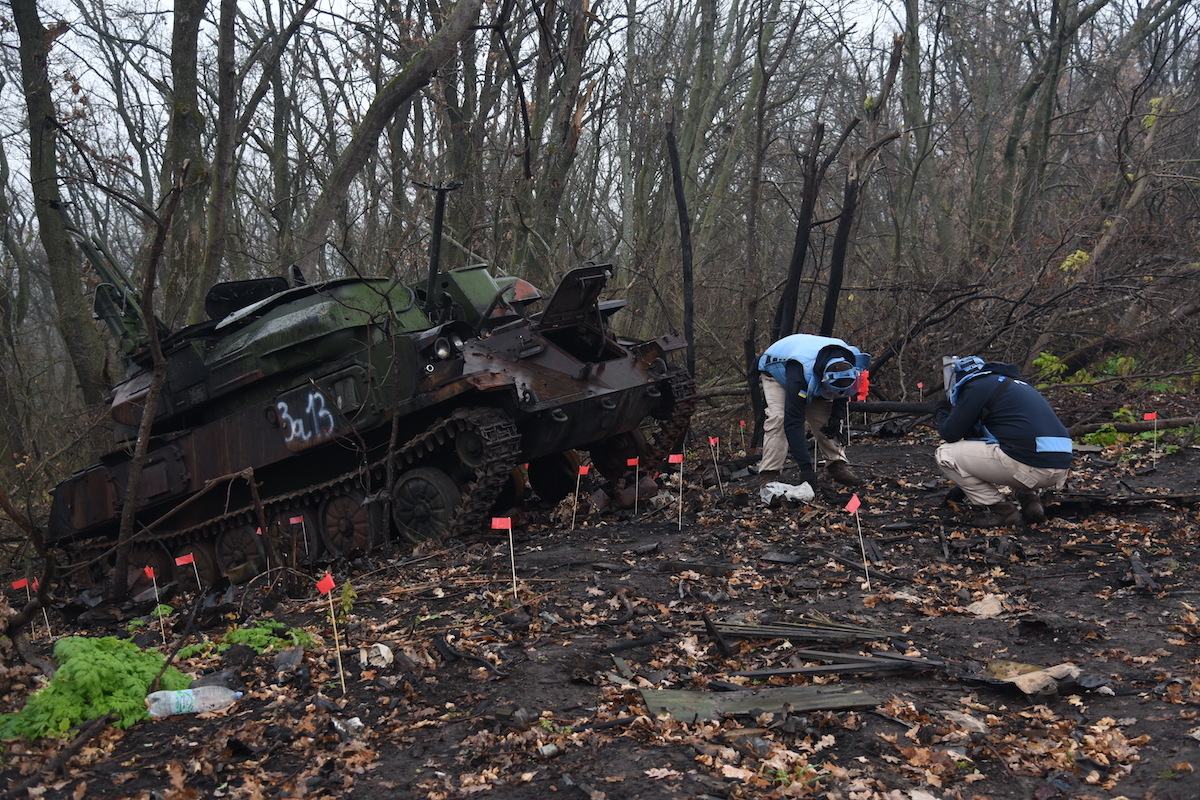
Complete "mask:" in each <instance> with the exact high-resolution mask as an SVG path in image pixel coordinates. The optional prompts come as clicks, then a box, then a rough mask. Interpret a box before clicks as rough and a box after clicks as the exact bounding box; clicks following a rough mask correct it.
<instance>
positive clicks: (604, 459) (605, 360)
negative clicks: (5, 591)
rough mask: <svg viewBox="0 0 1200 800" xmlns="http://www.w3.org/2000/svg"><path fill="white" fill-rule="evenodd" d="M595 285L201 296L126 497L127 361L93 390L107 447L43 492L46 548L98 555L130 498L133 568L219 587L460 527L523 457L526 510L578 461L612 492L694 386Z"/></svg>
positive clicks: (384, 287)
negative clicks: (105, 415) (104, 389)
mask: <svg viewBox="0 0 1200 800" xmlns="http://www.w3.org/2000/svg"><path fill="white" fill-rule="evenodd" d="M609 275H610V270H609V268H608V267H607V266H604V265H591V264H588V265H585V266H583V267H579V268H577V269H575V270H572V271H571V272H569V273H568V274H567V275H566V276H565V277H564V278H563V280H562V281H561V282H560V284H559V286H558V287H557V288H556V289H555V291H554V292H553V293H552V295H551V296H550V298H549V299H548V300H547V301H546V302H545V306H544V308H542V309H541V310H535V309H534V307H533V305H532V304H531V298H537V297H539V296H538V295H537V294H536V292H530V291H529V290H530V289H531V288H532V287H529V286H528V284H524V283H523V282H520V281H517V282H514V281H512V279H507V280H504V281H501V282H497V281H496V280H495V279H494V278H493V277H492V276H491V275H490V274H489V273H488V272H487V271H486V270H484V269H482V268H469V269H463V270H451V271H449V272H444V273H438V274H437V275H436V278H431V281H430V284H429V286H428V287H424V288H422V289H414V288H411V287H409V286H406V285H404V284H401V283H399V282H396V281H393V280H389V279H384V278H354V279H343V280H337V281H332V282H329V283H324V284H314V285H301V286H289V285H288V284H287V282H286V281H282V279H266V280H265V281H247V282H240V283H236V284H222V285H219V286H218V287H216V288H215V289H214V291H213V293H210V296H209V302H208V307H209V313H210V316H211V317H212V319H211V320H210V321H209V322H206V323H203V324H201V325H196V326H192V327H189V328H186V329H184V330H182V331H180V332H178V333H176V334H173V335H171V336H169V337H165V338H164V339H163V341H162V349H163V355H164V359H165V367H166V371H165V379H164V385H163V389H162V391H161V394H160V396H159V398H158V402H157V403H156V410H155V415H154V422H153V425H152V428H151V434H152V436H151V441H150V442H149V454H148V458H147V459H146V461H145V462H144V466H143V469H142V473H141V477H140V480H139V481H138V485H137V489H136V496H135V497H131V496H130V492H129V476H130V467H131V461H132V455H133V450H134V443H135V440H136V436H137V431H138V429H139V426H140V424H141V421H142V415H143V409H145V408H146V407H147V399H148V393H149V391H150V387H151V378H152V366H153V365H152V362H151V361H150V359H149V357H148V356H147V355H146V353H145V351H144V349H143V350H139V351H137V352H135V353H134V354H133V355H132V356H131V359H130V369H129V376H128V378H127V379H126V380H125V381H124V382H123V383H121V384H120V385H119V386H117V387H116V388H115V389H114V390H113V393H112V417H113V422H114V428H115V431H116V435H117V440H118V446H117V448H116V449H114V450H113V451H112V452H110V453H108V454H106V455H105V456H104V457H102V458H101V459H100V461H99V462H98V463H96V464H94V465H92V466H89V467H87V468H86V469H83V470H81V471H80V472H78V473H76V474H74V475H72V476H70V477H69V478H67V479H66V480H65V481H63V482H62V483H61V484H60V485H59V486H58V487H57V488H56V489H55V492H54V499H53V505H52V510H51V517H50V523H49V533H50V536H51V539H52V540H53V541H54V542H55V543H56V544H58V545H60V546H61V547H63V548H65V549H67V550H68V551H70V552H71V553H72V554H73V556H74V557H75V558H78V559H81V560H82V559H85V558H89V557H90V556H91V555H93V554H98V553H102V552H105V551H108V550H111V548H112V544H113V543H114V542H115V540H116V538H117V534H118V528H119V521H120V517H121V509H122V507H123V506H124V505H125V503H127V502H134V503H136V509H137V511H136V522H137V524H136V526H135V527H136V530H137V535H136V538H135V544H134V549H133V552H132V553H131V558H130V568H131V570H138V571H140V570H141V569H142V567H143V566H146V565H148V566H152V567H153V568H154V570H155V572H156V574H157V575H160V576H170V575H172V574H173V573H175V572H176V566H175V565H176V562H177V560H179V559H182V561H184V562H188V561H189V559H188V558H185V557H186V556H191V559H190V561H191V562H194V564H195V567H192V566H191V565H190V564H189V565H188V566H187V567H185V568H183V569H179V570H178V575H177V576H176V577H178V578H179V579H180V580H181V581H189V580H192V581H194V580H195V578H194V577H193V576H195V575H198V576H199V579H200V581H201V582H202V583H212V582H215V581H217V580H218V579H220V578H221V577H222V576H224V577H228V578H229V579H230V580H233V581H235V582H238V581H243V580H246V579H247V578H248V577H250V576H253V575H256V574H259V573H261V572H262V571H264V570H266V569H268V568H270V567H272V566H277V565H279V564H290V565H295V564H298V563H300V562H302V561H304V560H306V559H313V558H316V557H318V556H319V555H320V554H321V553H322V552H325V553H328V554H330V555H333V556H340V555H350V554H353V553H357V552H362V551H365V550H367V549H369V548H371V547H372V546H374V545H375V544H377V543H378V542H379V541H381V540H382V539H383V538H385V537H388V536H400V537H403V538H405V539H407V540H409V541H411V542H414V543H419V542H424V541H428V540H439V539H443V538H446V537H449V536H458V535H466V534H470V533H474V532H477V531H479V530H480V529H481V528H483V527H484V526H485V525H486V523H488V522H489V520H490V515H491V514H492V513H493V510H494V509H495V508H502V507H506V506H507V504H509V503H511V502H512V501H513V500H514V499H515V497H516V494H517V493H519V492H520V491H521V489H522V488H523V487H524V485H525V478H526V472H525V465H527V475H528V480H529V483H530V484H531V485H532V486H533V487H534V489H535V490H536V491H537V492H538V493H539V494H540V495H541V496H542V497H543V498H544V499H547V500H550V501H556V500H558V499H561V498H562V497H563V496H565V494H567V493H568V492H569V491H570V488H572V487H573V486H574V481H575V471H574V468H575V465H576V464H577V463H578V461H577V460H576V458H577V457H576V455H575V453H576V451H578V450H584V451H589V452H590V453H591V457H592V460H593V462H594V463H595V464H596V465H597V467H598V468H599V469H600V470H601V472H602V473H603V475H604V477H606V478H609V479H612V480H614V481H619V480H621V479H622V478H624V477H625V475H626V472H627V470H628V467H627V466H626V465H627V463H628V460H629V459H630V458H631V457H634V456H637V457H638V458H639V459H640V464H641V469H642V470H643V471H645V470H646V469H648V468H650V467H651V466H652V465H655V464H657V463H660V462H662V461H663V460H665V459H666V456H667V454H668V450H669V448H670V447H671V445H672V444H673V443H674V442H675V441H676V440H677V439H678V437H679V436H680V435H681V434H682V433H683V431H684V429H685V428H686V426H687V423H688V420H689V418H690V416H691V413H692V411H693V410H694V408H695V403H696V394H695V386H694V383H693V381H692V380H691V378H690V377H689V376H688V375H687V374H686V372H685V371H684V370H683V369H682V368H680V367H678V366H675V365H673V364H672V363H671V358H672V354H673V353H675V352H676V351H678V350H680V349H682V348H683V347H684V346H685V342H684V341H683V340H682V339H681V338H680V337H678V336H674V335H665V336H661V337H658V338H656V339H653V340H647V341H639V340H632V339H627V338H622V337H620V336H617V335H616V334H614V333H613V332H612V330H611V328H610V325H609V317H610V316H611V315H612V314H613V313H615V312H616V311H618V310H619V308H620V306H621V305H622V304H621V303H619V302H615V303H614V302H607V303H605V302H601V301H600V300H599V297H600V294H601V292H602V290H603V287H604V285H605V282H606V280H607V278H608V277H609ZM110 327H113V326H112V325H111V323H110ZM114 330H115V328H114ZM127 349H133V348H127ZM519 467H520V468H522V469H518V468H519ZM276 562H278V564H277V563H276Z"/></svg>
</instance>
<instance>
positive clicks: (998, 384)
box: [937, 361, 1072, 469]
mask: <svg viewBox="0 0 1200 800" xmlns="http://www.w3.org/2000/svg"><path fill="white" fill-rule="evenodd" d="M1019 376H1020V372H1018V370H1017V368H1016V367H1014V366H1012V365H1011V364H1004V363H1002V362H999V361H992V362H988V363H987V364H984V368H983V369H982V370H981V371H979V372H975V373H971V374H970V375H968V376H967V377H966V378H964V379H963V380H962V381H960V382H959V383H958V384H956V385H955V386H954V387H953V391H952V394H954V395H955V397H954V403H953V404H951V403H950V401H949V400H943V401H942V403H941V404H939V405H938V409H937V425H938V433H940V434H941V436H942V438H943V439H945V440H946V441H947V442H957V441H959V440H960V439H984V440H986V441H992V442H997V443H998V444H999V445H1000V449H1001V450H1003V451H1004V453H1005V454H1006V455H1008V456H1009V457H1010V458H1013V459H1015V460H1017V461H1020V462H1021V463H1022V464H1027V465H1028V466H1031V467H1044V468H1047V469H1066V468H1068V467H1070V466H1071V461H1072V455H1071V436H1070V434H1068V433H1067V429H1066V427H1064V426H1063V424H1062V422H1061V421H1059V419H1058V415H1057V414H1055V413H1054V409H1052V408H1051V407H1050V404H1049V403H1047V402H1046V398H1044V397H1042V395H1041V393H1040V392H1038V390H1037V389H1035V388H1033V387H1032V386H1030V385H1029V384H1028V383H1026V382H1025V381H1023V380H1020V379H1019Z"/></svg>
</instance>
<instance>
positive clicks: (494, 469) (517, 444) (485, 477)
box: [374, 408, 521, 537]
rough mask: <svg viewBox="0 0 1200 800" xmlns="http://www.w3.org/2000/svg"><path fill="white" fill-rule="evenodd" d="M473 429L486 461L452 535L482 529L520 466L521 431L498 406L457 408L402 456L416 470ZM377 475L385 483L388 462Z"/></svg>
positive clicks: (457, 512) (469, 489)
mask: <svg viewBox="0 0 1200 800" xmlns="http://www.w3.org/2000/svg"><path fill="white" fill-rule="evenodd" d="M467 431H473V432H474V433H475V434H476V435H477V436H479V438H480V440H481V442H482V444H483V448H482V451H483V461H482V463H480V465H479V466H477V467H476V468H475V477H474V479H473V480H472V481H470V482H469V483H467V484H466V485H465V486H464V487H463V492H462V494H463V503H462V505H460V506H459V507H458V508H457V509H456V510H455V514H454V517H453V519H451V521H450V530H449V531H448V532H447V535H448V536H452V537H453V536H465V535H469V534H472V533H477V532H478V531H479V530H480V529H482V527H483V525H484V522H486V521H487V515H488V513H489V512H490V511H491V510H492V505H493V504H494V503H495V502H496V498H498V497H499V496H500V492H501V491H502V490H503V489H504V484H505V482H506V481H507V480H508V476H509V473H510V472H512V469H513V467H515V466H516V465H517V459H518V458H519V457H520V452H521V434H520V433H519V432H518V431H517V426H516V424H515V423H514V422H513V421H512V419H510V418H509V416H508V415H507V414H505V413H504V412H502V411H499V410H497V409H494V408H466V409H457V410H455V412H454V413H453V414H451V415H450V416H449V417H446V418H445V419H443V420H440V421H439V423H438V424H437V425H435V426H433V427H432V428H430V429H428V430H426V431H425V432H424V433H422V434H420V435H419V436H417V437H416V438H415V439H411V440H409V442H408V443H406V444H405V446H404V447H403V448H402V449H401V450H400V452H399V454H398V456H399V457H400V458H402V459H403V460H404V462H405V466H404V468H405V469H406V470H407V469H412V468H413V467H417V466H420V465H421V464H423V463H428V462H429V461H430V460H432V459H433V457H434V456H435V455H437V453H438V452H439V451H441V450H442V448H444V447H447V446H450V447H453V440H454V439H455V438H456V437H457V436H459V435H460V434H462V433H464V432H467ZM374 470H375V476H376V479H377V481H378V482H379V483H381V484H382V483H383V481H384V479H385V476H386V473H387V462H386V461H381V462H379V463H377V464H376V465H375V466H374Z"/></svg>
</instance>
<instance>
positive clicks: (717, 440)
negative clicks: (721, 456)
mask: <svg viewBox="0 0 1200 800" xmlns="http://www.w3.org/2000/svg"><path fill="white" fill-rule="evenodd" d="M720 442H721V437H720V436H710V437H708V444H709V446H710V447H716V446H717V445H718V444H719V443H720Z"/></svg>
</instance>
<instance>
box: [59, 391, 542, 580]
mask: <svg viewBox="0 0 1200 800" xmlns="http://www.w3.org/2000/svg"><path fill="white" fill-rule="evenodd" d="M468 430H470V431H474V432H475V433H476V434H477V435H478V436H479V437H480V439H481V441H482V444H483V448H482V452H483V461H482V463H481V464H480V465H479V466H478V467H476V468H475V476H474V479H473V480H471V481H470V482H469V483H467V484H466V485H465V486H464V487H463V503H462V505H460V506H459V507H458V508H457V509H456V513H455V515H454V518H453V519H452V520H451V523H450V530H449V532H448V534H447V535H448V536H466V535H469V534H473V533H477V532H478V531H480V530H481V529H482V528H483V526H484V523H485V522H486V521H487V518H488V513H489V512H490V511H491V509H492V505H493V504H494V503H495V501H496V499H497V498H498V497H499V495H500V492H501V491H502V490H503V489H504V485H505V483H506V481H507V480H508V477H509V473H510V472H511V471H512V469H513V467H515V466H516V464H517V459H518V458H519V456H520V442H521V435H520V433H519V432H518V431H517V427H516V424H515V423H514V422H513V421H512V420H511V419H510V418H509V417H508V415H507V414H505V413H504V412H502V411H499V410H497V409H494V408H488V407H480V408H466V409H456V410H455V411H454V412H453V413H452V414H450V415H449V416H447V417H444V418H442V419H439V420H438V421H437V422H436V423H434V424H433V425H431V426H430V427H429V428H427V429H426V430H424V431H422V432H421V433H420V434H418V435H417V436H415V437H413V438H412V439H409V440H408V441H407V442H405V444H404V445H403V447H401V448H400V449H399V450H398V451H397V453H396V460H397V461H398V462H402V463H403V465H404V466H403V469H400V470H397V472H396V475H397V476H398V475H399V474H401V472H403V471H404V470H408V469H412V468H413V467H417V466H420V465H422V464H424V463H429V462H430V461H432V460H433V459H434V457H435V456H436V455H437V454H439V453H442V452H444V448H446V447H450V448H453V447H454V439H455V437H457V436H458V435H460V434H461V433H464V432H466V431H468ZM386 476H387V459H386V458H384V459H380V460H379V461H376V462H374V463H373V464H371V465H370V466H363V467H360V468H358V469H355V470H352V471H350V472H347V473H344V474H342V475H339V476H337V477H336V478H333V479H331V480H328V481H324V482H322V483H319V484H314V485H312V486H306V487H305V488H303V489H299V490H297V491H294V492H289V493H285V494H280V495H273V496H271V497H270V498H264V499H263V502H262V506H263V512H264V515H265V516H266V517H267V519H268V520H270V519H274V518H278V517H279V516H280V515H281V514H286V513H287V512H288V511H290V510H295V511H299V510H301V509H304V508H317V507H319V506H320V504H321V503H323V502H324V501H325V500H327V499H329V498H331V497H335V496H337V495H340V494H346V493H349V492H356V491H359V492H364V493H367V496H368V498H369V499H370V498H374V499H375V500H376V501H377V500H378V493H377V494H372V488H373V487H383V486H384V483H385V480H386ZM384 488H385V491H386V489H387V487H384ZM214 491H220V490H219V489H217V490H214ZM238 525H251V526H255V527H257V526H258V525H259V520H258V513H257V512H256V510H255V508H254V506H252V505H251V506H243V507H241V508H237V509H234V510H232V511H229V512H227V513H225V514H222V515H220V516H218V517H213V518H211V519H207V520H205V521H204V522H202V523H200V524H198V525H194V526H192V527H190V528H184V529H177V530H167V531H163V532H162V533H158V534H154V535H149V536H147V535H143V536H140V537H138V539H137V546H140V547H147V546H150V545H152V544H158V545H160V546H162V547H164V548H165V549H166V550H167V551H168V552H172V551H173V550H174V549H175V548H177V547H179V546H181V545H183V544H185V543H190V542H197V541H209V542H215V541H216V539H217V537H218V536H219V535H220V534H221V533H222V532H224V531H227V530H230V529H232V528H234V527H236V526H238ZM114 544H115V542H114V541H113V540H98V541H92V542H88V543H86V544H81V545H79V546H77V547H76V548H74V550H75V552H76V553H77V554H78V555H80V556H81V557H82V558H83V560H90V558H92V557H93V556H94V555H98V554H100V553H102V552H103V551H105V550H107V549H109V548H110V547H113V546H114Z"/></svg>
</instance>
